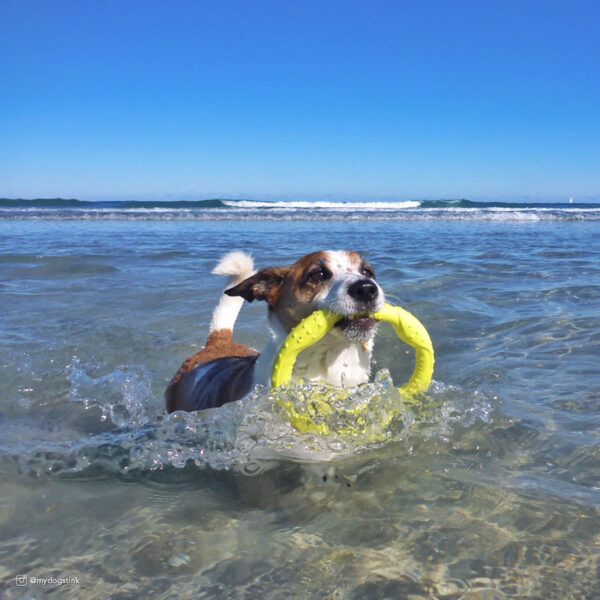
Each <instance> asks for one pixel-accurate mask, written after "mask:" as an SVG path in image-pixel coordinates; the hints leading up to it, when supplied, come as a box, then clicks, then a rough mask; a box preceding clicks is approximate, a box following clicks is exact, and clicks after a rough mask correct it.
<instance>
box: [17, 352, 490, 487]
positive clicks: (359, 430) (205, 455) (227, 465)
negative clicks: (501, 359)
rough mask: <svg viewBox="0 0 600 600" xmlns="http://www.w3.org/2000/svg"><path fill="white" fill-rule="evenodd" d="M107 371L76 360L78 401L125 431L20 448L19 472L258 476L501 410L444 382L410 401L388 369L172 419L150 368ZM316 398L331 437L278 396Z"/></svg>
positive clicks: (429, 434) (437, 434) (421, 435)
mask: <svg viewBox="0 0 600 600" xmlns="http://www.w3.org/2000/svg"><path fill="white" fill-rule="evenodd" d="M97 369H98V367H97V366H93V365H92V366H88V367H87V368H84V367H83V366H82V364H81V361H80V360H79V359H78V358H77V357H74V358H73V360H72V362H71V364H70V365H69V366H68V368H67V373H68V377H69V381H70V383H71V391H70V399H71V400H72V401H74V402H78V403H82V405H83V406H84V407H85V409H86V410H98V409H100V419H101V420H102V421H105V422H109V421H110V422H112V423H114V425H116V427H115V428H113V429H111V430H109V431H105V432H102V433H100V434H97V435H91V436H90V435H83V436H82V437H81V438H80V439H74V440H71V441H68V442H55V441H50V440H47V441H44V440H41V441H36V442H35V443H32V442H30V445H29V446H25V447H24V446H20V447H19V448H16V449H15V452H14V453H13V454H12V456H10V462H11V463H12V464H13V466H14V467H16V469H17V470H19V471H21V472H28V473H31V474H34V475H38V476H40V475H44V474H46V475H48V474H49V475H58V474H60V475H66V476H73V475H76V474H79V473H83V474H89V475H95V474H98V473H107V472H108V473H114V474H119V475H125V476H127V475H131V474H134V473H140V472H147V471H156V470H161V469H166V468H177V469H180V468H183V467H185V466H188V465H190V464H191V465H195V466H196V467H199V468H211V469H217V470H232V471H236V472H240V473H243V474H246V475H254V474H257V473H261V472H263V471H264V470H265V469H268V468H270V467H271V466H273V465H274V464H277V463H280V462H282V461H285V462H296V463H303V464H314V463H319V464H323V463H330V462H331V461H334V460H335V459H338V458H343V457H348V456H351V455H356V454H360V453H365V452H367V451H369V450H375V449H378V448H381V447H383V446H386V445H388V444H391V443H397V442H407V444H406V448H407V452H410V448H411V447H412V444H413V442H414V441H415V440H421V441H422V440H426V439H429V438H435V439H437V440H444V439H446V438H447V437H450V436H451V431H452V428H453V427H455V426H456V425H460V426H461V427H463V428H464V427H469V426H470V425H472V424H473V423H475V422H476V421H478V420H479V421H487V420H488V419H489V418H490V413H491V405H490V402H489V400H487V399H485V398H477V397H476V396H477V394H475V396H473V395H471V396H469V397H465V394H464V393H463V392H462V391H461V390H459V389H458V388H454V387H450V386H446V385H444V384H441V383H436V382H434V384H433V386H432V388H431V390H430V392H429V393H428V394H427V395H425V396H424V397H422V398H421V399H420V400H419V402H415V403H406V402H405V399H403V398H402V397H401V396H400V394H399V392H398V390H397V389H396V388H395V386H394V383H393V381H392V378H391V376H390V373H389V371H387V370H386V369H382V370H380V371H379V372H378V373H377V374H376V376H375V379H374V381H373V382H371V383H368V384H364V385H361V386H359V387H358V388H356V389H355V390H352V391H350V392H347V393H345V394H340V393H339V390H337V391H336V390H335V389H332V388H324V387H323V386H319V385H316V384H307V383H294V384H292V385H290V386H287V387H286V388H283V389H281V390H277V391H273V390H267V389H264V388H260V387H257V388H256V389H255V390H254V391H253V392H252V393H251V394H249V396H248V397H246V398H245V399H244V400H241V401H239V402H234V403H231V404H226V405H224V406H222V407H220V408H218V409H212V410H207V411H202V412H199V413H184V412H176V413H173V414H171V415H165V414H164V411H163V408H162V400H161V399H160V398H157V397H155V395H154V394H153V393H152V386H151V383H150V376H149V374H148V372H147V371H146V370H145V369H144V368H143V367H139V366H128V367H118V368H117V369H115V370H113V371H112V372H110V373H108V374H104V375H97V376H94V375H91V374H90V372H92V373H93V372H94V371H95V370H97ZM315 394H318V395H319V397H320V398H321V400H322V399H323V398H324V397H325V398H327V401H328V402H329V403H330V406H331V410H330V411H329V412H327V413H324V412H323V413H321V414H314V415H313V416H314V418H315V419H318V420H319V422H321V423H327V425H328V427H329V429H330V432H331V433H329V434H328V435H317V434H302V433H300V432H299V431H297V430H296V429H295V428H294V427H292V426H291V425H290V423H289V421H287V419H286V414H285V411H284V410H283V409H282V408H281V406H280V405H279V404H278V402H277V400H278V399H279V398H278V397H279V396H281V395H283V396H284V397H285V399H286V401H291V402H293V403H294V406H295V407H296V409H297V410H299V411H302V410H312V408H311V406H312V399H313V398H314V396H315ZM357 407H358V408H360V410H359V411H354V409H356V408H357ZM349 430H350V431H351V433H350V434H348V431H349Z"/></svg>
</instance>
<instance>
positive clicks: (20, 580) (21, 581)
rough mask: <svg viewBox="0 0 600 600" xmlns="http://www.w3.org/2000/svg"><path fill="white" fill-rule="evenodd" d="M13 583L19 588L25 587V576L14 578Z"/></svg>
mask: <svg viewBox="0 0 600 600" xmlns="http://www.w3.org/2000/svg"><path fill="white" fill-rule="evenodd" d="M15 583H16V584H17V585H19V586H26V585H27V575H17V576H16V577H15Z"/></svg>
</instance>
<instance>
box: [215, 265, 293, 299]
mask: <svg viewBox="0 0 600 600" xmlns="http://www.w3.org/2000/svg"><path fill="white" fill-rule="evenodd" d="M288 271H289V269H286V268H281V267H275V268H271V269H264V270H263V271H259V272H258V273H255V274H254V275H252V277H248V279H244V281H242V283H238V284H237V285H235V286H234V287H232V288H229V289H227V290H225V293H226V294H227V295H228V296H241V297H242V298H244V300H248V302H252V301H253V300H266V301H267V302H268V303H269V306H275V305H276V304H277V302H278V300H279V297H280V296H281V290H282V288H283V282H284V280H285V276H286V275H287V273H288Z"/></svg>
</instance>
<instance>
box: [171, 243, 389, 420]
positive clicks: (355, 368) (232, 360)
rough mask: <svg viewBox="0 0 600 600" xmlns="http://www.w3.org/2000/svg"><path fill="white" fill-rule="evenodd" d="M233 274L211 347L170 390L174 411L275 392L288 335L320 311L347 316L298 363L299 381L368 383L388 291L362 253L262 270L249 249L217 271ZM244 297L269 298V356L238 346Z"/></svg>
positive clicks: (324, 255) (325, 254) (319, 255)
mask: <svg viewBox="0 0 600 600" xmlns="http://www.w3.org/2000/svg"><path fill="white" fill-rule="evenodd" d="M213 273H214V274H217V275H227V276H229V277H230V281H229V286H228V287H227V288H226V289H225V292H224V296H223V298H221V300H220V301H219V303H218V305H217V307H216V309H215V311H214V313H213V315H212V320H211V324H210V330H209V336H208V340H207V342H206V346H205V347H204V349H203V350H202V351H201V352H198V353H197V354H195V355H194V356H192V357H190V358H188V359H187V360H186V361H185V362H184V363H183V365H182V366H181V368H180V369H179V371H177V373H176V374H175V376H174V377H173V379H172V380H171V382H170V383H169V385H168V387H167V390H166V392H165V399H166V406H167V411H168V412H169V413H171V412H174V411H177V410H184V411H196V410H204V409H208V408H216V407H219V406H222V405H223V404H225V403H228V402H234V401H236V400H239V399H241V398H243V397H244V396H245V395H246V394H248V392H250V391H251V390H252V389H253V388H254V387H255V386H256V385H257V384H260V385H263V386H266V387H270V383H271V372H272V370H273V364H274V362H275V359H276V357H277V355H278V353H279V350H280V348H281V346H282V344H283V343H284V341H285V339H286V337H287V335H288V334H289V332H290V331H291V330H292V329H293V328H294V327H295V326H296V325H298V323H300V321H302V319H304V318H305V317H307V316H308V315H310V314H311V313H312V312H313V311H315V310H317V309H321V308H328V309H330V310H332V311H333V312H336V313H338V314H340V315H342V316H343V318H342V320H341V321H339V322H338V323H337V324H336V326H335V327H334V328H333V329H332V330H331V331H330V332H329V333H328V334H327V335H326V336H325V337H324V338H323V339H322V340H320V341H319V342H317V343H316V344H314V345H313V346H311V347H310V348H307V349H306V350H304V351H303V352H302V353H301V354H300V355H299V356H298V358H297V360H296V364H295V366H294V370H293V373H292V379H293V380H300V379H304V380H310V381H318V382H323V383H328V384H331V385H335V386H346V387H354V386H357V385H359V384H361V383H366V382H367V381H368V379H369V375H370V371H371V367H370V365H371V353H372V351H373V341H374V336H375V332H376V329H377V322H376V321H375V319H373V318H372V317H370V316H368V314H367V313H373V312H376V311H378V310H380V309H381V308H382V307H383V304H384V302H385V296H384V293H383V290H382V289H381V287H380V286H379V284H378V283H377V281H376V280H375V272H374V270H373V267H372V266H371V265H370V264H369V263H368V262H367V261H366V260H365V259H363V258H362V257H361V256H360V255H359V254H357V253H356V252H350V251H345V250H326V251H320V252H313V253H312V254H308V255H306V256H304V257H303V258H301V259H300V260H299V261H297V262H296V263H295V264H293V265H292V266H291V267H271V268H267V269H263V270H262V271H258V272H256V271H255V270H254V263H253V260H252V258H251V257H250V256H249V255H248V254H246V253H244V252H231V253H229V254H227V255H225V256H224V257H223V258H222V259H221V261H220V262H219V263H218V264H217V266H216V267H215V269H214V270H213ZM244 300H246V301H248V302H253V301H254V300H261V301H265V302H266V303H267V305H268V325H269V328H270V331H271V339H270V341H269V343H268V344H267V346H266V348H265V349H264V350H263V351H262V352H260V353H259V352H258V351H257V350H255V349H254V348H250V347H248V346H244V345H241V344H236V343H234V341H233V327H234V325H235V321H236V319H237V316H238V314H239V312H240V309H241V308H242V304H243V302H244Z"/></svg>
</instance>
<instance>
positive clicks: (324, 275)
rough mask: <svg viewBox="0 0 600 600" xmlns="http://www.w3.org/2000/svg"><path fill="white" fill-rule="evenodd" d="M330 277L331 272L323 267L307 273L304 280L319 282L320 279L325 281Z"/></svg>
mask: <svg viewBox="0 0 600 600" xmlns="http://www.w3.org/2000/svg"><path fill="white" fill-rule="evenodd" d="M330 277H331V273H329V271H326V270H325V269H318V270H316V271H312V272H311V273H309V274H308V277H307V278H306V280H307V281H310V282H311V283H320V282H321V281H326V280H327V279H329V278H330Z"/></svg>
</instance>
